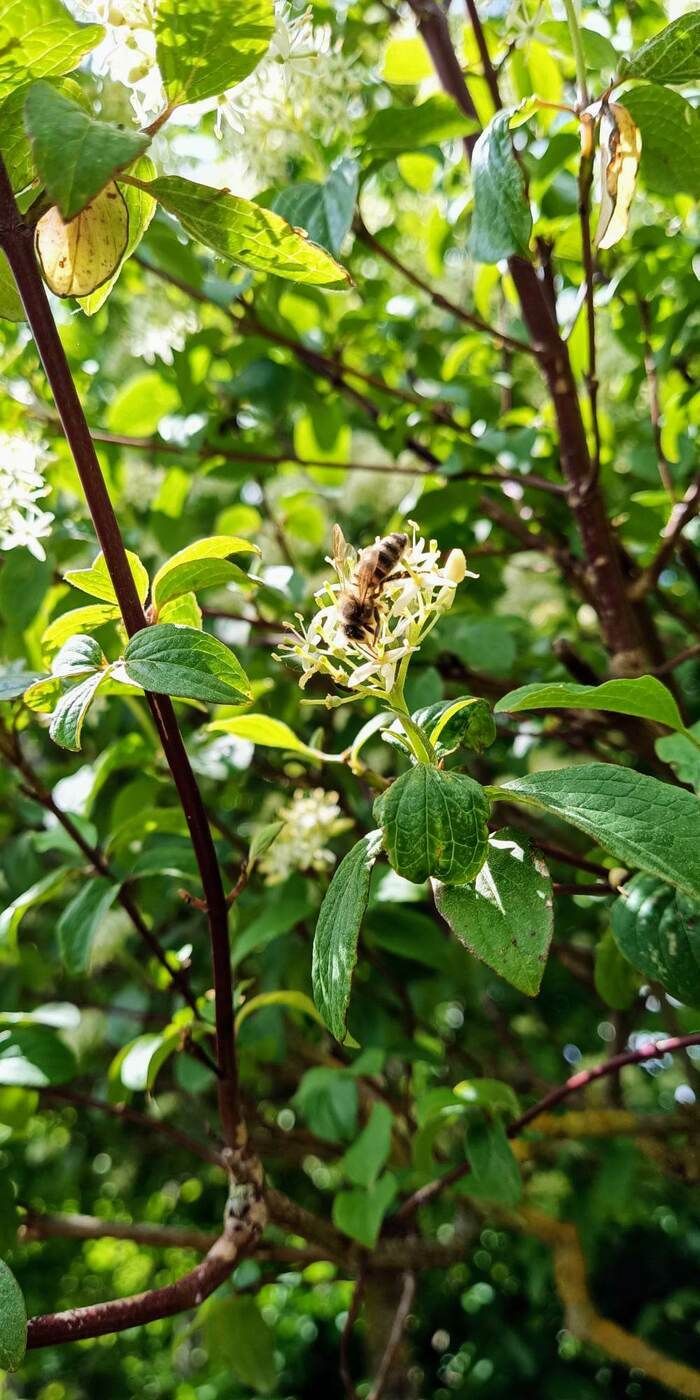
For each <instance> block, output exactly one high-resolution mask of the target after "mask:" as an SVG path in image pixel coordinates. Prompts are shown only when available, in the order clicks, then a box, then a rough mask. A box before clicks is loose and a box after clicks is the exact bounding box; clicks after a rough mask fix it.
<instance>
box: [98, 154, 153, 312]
mask: <svg viewBox="0 0 700 1400" xmlns="http://www.w3.org/2000/svg"><path fill="white" fill-rule="evenodd" d="M129 174H130V175H133V176H134V177H135V179H137V180H146V181H148V180H154V179H155V176H156V167H155V165H154V164H153V161H152V160H149V158H148V156H142V157H141V159H140V160H137V161H136V164H135V165H133V166H132V167H131V169H130V171H129ZM119 190H120V192H121V195H122V197H123V199H124V202H125V204H126V210H127V215H128V219H129V236H128V238H127V241H126V247H125V249H124V252H123V253H122V257H121V261H120V262H119V264H118V266H117V267H116V268H115V270H114V272H113V273H112V274H111V276H109V277H108V278H107V279H106V281H104V282H103V283H102V285H101V286H100V287H98V288H97V290H96V291H94V292H90V294H89V296H86V297H79V298H78V300H79V302H80V305H81V307H82V309H83V311H84V312H85V314H86V316H94V315H95V312H96V311H99V309H100V307H101V306H104V303H105V302H106V300H107V297H108V296H109V294H110V292H111V290H112V287H113V286H114V284H115V282H116V281H117V279H118V277H119V276H120V275H121V271H122V268H123V267H124V264H125V262H127V260H128V259H129V258H130V257H131V254H132V253H134V252H135V251H136V249H137V248H138V246H139V243H140V242H141V239H142V238H143V236H144V234H145V233H146V231H147V229H148V226H149V224H150V222H151V219H152V218H153V215H154V214H155V212H156V209H157V207H158V206H157V204H156V201H155V199H153V198H152V197H151V195H150V194H148V193H147V192H146V190H142V189H138V188H137V187H136V186H135V185H120V186H119Z"/></svg>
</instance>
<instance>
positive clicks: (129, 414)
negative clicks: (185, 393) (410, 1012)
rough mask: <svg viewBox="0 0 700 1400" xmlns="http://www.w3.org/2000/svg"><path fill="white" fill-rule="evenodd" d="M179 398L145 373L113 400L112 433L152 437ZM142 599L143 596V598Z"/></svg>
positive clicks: (156, 376)
mask: <svg viewBox="0 0 700 1400" xmlns="http://www.w3.org/2000/svg"><path fill="white" fill-rule="evenodd" d="M179 405H180V395H179V394H178V391H177V389H176V387H175V385H174V384H171V383H170V382H169V381H168V380H167V379H165V378H164V376H163V375H162V374H159V373H158V371H157V370H155V369H151V370H145V371H144V373H143V374H135V375H133V377H132V378H130V379H127V380H126V383H123V384H121V385H120V386H119V387H118V388H117V391H116V393H115V394H114V396H113V397H112V400H111V403H110V405H109V408H108V409H107V414H106V423H107V427H108V428H109V430H110V432H111V433H143V434H144V435H147V436H148V435H150V434H152V433H155V431H156V429H157V427H158V424H159V423H160V420H161V418H164V417H165V415H166V414H168V413H175V412H176V411H177V409H178V407H179ZM144 596H145V595H144Z"/></svg>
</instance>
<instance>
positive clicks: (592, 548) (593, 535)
mask: <svg viewBox="0 0 700 1400" xmlns="http://www.w3.org/2000/svg"><path fill="white" fill-rule="evenodd" d="M410 5H411V8H412V10H413V12H414V14H415V16H416V21H417V24H418V27H419V29H420V31H421V33H422V35H423V38H424V39H425V43H426V46H427V48H428V51H429V53H430V56H431V58H432V61H433V64H434V66H435V69H436V71H437V73H438V75H439V76H440V79H441V81H442V85H443V87H444V89H445V91H446V92H448V93H449V94H450V95H451V96H452V97H453V98H454V100H455V101H456V102H457V104H458V106H459V107H460V108H461V110H462V111H463V112H464V113H465V114H466V115H468V116H473V115H474V104H473V102H472V99H471V97H470V94H469V92H468V89H467V86H466V83H465V81H464V77H463V75H462V71H461V68H460V65H459V61H458V59H457V56H456V54H455V51H454V47H453V44H452V39H451V36H450V31H449V27H448V25H447V20H446V18H445V14H444V12H443V11H442V9H441V7H440V5H439V4H438V0H410ZM470 18H471V21H472V25H473V28H474V34H475V36H476V40H477V44H478V45H479V49H480V52H481V56H482V61H483V64H484V76H485V78H486V81H487V82H488V84H489V89H490V91H491V94H492V96H493V98H494V102H495V103H496V104H497V106H498V107H499V108H500V106H501V105H502V104H501V101H500V94H499V91H498V80H497V77H496V74H495V70H494V68H493V65H492V63H491V61H490V58H489V54H488V50H487V48H486V43H485V40H484V36H483V30H482V27H481V22H480V19H479V15H478V12H477V9H476V6H475V5H472V6H471V7H470ZM465 144H467V143H465ZM469 149H470V148H469V146H468V145H467V151H468V153H469ZM509 269H510V273H511V276H512V277H513V281H514V283H515V286H516V290H517V292H518V296H519V298H520V304H521V306H522V311H523V318H524V320H525V324H526V326H527V328H528V330H529V332H530V335H531V337H532V340H533V344H534V345H536V346H538V348H539V352H540V363H541V365H542V369H543V373H544V377H545V380H546V383H547V388H548V390H549V394H550V396H551V400H552V404H553V407H554V412H555V415H556V421H557V427H558V432H559V448H560V457H561V469H562V474H563V476H564V479H565V481H566V483H567V486H568V488H569V491H568V500H569V505H570V507H571V510H572V512H573V515H574V518H575V520H576V524H577V526H578V530H579V533H580V536H581V541H582V544H583V549H584V553H585V556H586V574H587V581H588V585H589V590H590V593H591V596H592V599H593V605H594V606H595V608H596V611H597V613H598V617H599V619H600V624H601V631H602V634H603V640H604V642H605V645H606V647H607V650H608V652H609V653H610V655H611V657H612V668H613V670H614V671H615V672H616V673H618V674H625V673H627V674H629V673H632V674H635V673H637V672H639V671H640V670H643V669H644V666H645V665H646V662H647V654H646V639H645V636H644V633H643V631H642V628H641V625H640V622H639V618H638V617H637V615H636V613H635V610H634V608H633V606H632V603H631V600H630V599H629V598H628V596H627V590H626V586H625V581H624V575H623V571H622V563H621V558H620V551H619V548H618V544H617V540H616V538H615V534H614V531H613V528H612V526H611V524H610V520H609V518H608V514H607V510H606V507H605V503H604V501H603V497H602V495H601V492H600V487H599V484H598V482H597V481H595V480H593V474H592V469H591V459H590V454H589V451H588V442H587V439H586V432H585V428H584V425H583V419H582V417H581V407H580V404H579V400H578V393H577V389H576V381H575V378H574V374H573V370H572V367H571V361H570V358H569V353H568V349H567V346H566V344H565V342H564V341H563V339H562V337H561V334H560V332H559V328H558V326H557V323H556V320H555V318H554V316H553V314H552V309H551V306H550V304H549V300H548V294H547V290H546V285H545V284H544V283H543V282H541V281H540V280H539V279H538V277H537V274H536V271H535V268H534V267H533V265H532V263H531V262H529V261H528V260H527V259H526V258H523V257H518V256H514V257H511V258H510V259H509Z"/></svg>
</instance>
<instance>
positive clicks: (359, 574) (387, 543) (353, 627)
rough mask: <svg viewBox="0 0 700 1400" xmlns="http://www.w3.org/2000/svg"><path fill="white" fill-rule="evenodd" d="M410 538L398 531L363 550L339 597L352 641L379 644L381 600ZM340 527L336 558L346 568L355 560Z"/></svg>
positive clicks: (343, 625)
mask: <svg viewBox="0 0 700 1400" xmlns="http://www.w3.org/2000/svg"><path fill="white" fill-rule="evenodd" d="M407 544H408V535H403V534H401V533H399V531H397V530H395V531H394V532H393V534H391V535H385V536H384V538H383V539H381V540H378V541H377V543H376V544H372V545H369V546H368V547H367V549H363V550H361V551H360V553H359V555H358V556H357V559H356V561H355V567H354V570H353V574H352V578H351V579H350V582H349V584H348V586H347V587H346V588H344V589H343V590H342V592H341V593H339V594H338V602H337V608H338V616H339V618H340V625H341V628H342V630H343V632H344V633H345V636H346V637H347V638H348V640H349V641H351V642H361V643H362V642H364V643H365V644H367V643H370V644H371V643H373V642H376V640H377V636H378V633H379V625H380V621H381V617H380V611H379V600H380V596H381V591H382V588H383V587H384V584H385V583H386V581H387V579H388V578H389V576H390V574H391V573H392V572H393V570H394V569H395V568H396V565H397V564H398V562H399V560H400V559H401V556H402V555H403V554H404V552H405V550H406V546H407ZM353 553H354V551H353V550H352V549H351V547H350V545H348V543H347V541H346V540H345V537H344V535H343V532H342V530H341V528H340V526H339V525H334V526H333V558H334V560H335V561H336V562H337V563H338V564H340V565H342V564H345V563H346V562H347V560H348V559H351V558H352V557H353Z"/></svg>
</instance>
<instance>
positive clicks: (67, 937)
mask: <svg viewBox="0 0 700 1400" xmlns="http://www.w3.org/2000/svg"><path fill="white" fill-rule="evenodd" d="M118 894H119V886H118V885H115V884H113V883H112V882H111V881H109V880H105V879H104V878H103V877H102V876H100V875H91V876H89V877H88V879H87V880H86V882H85V884H84V885H83V887H82V889H81V890H80V892H79V893H78V894H77V895H76V896H75V899H72V900H71V902H70V904H67V905H66V908H65V909H64V911H63V913H62V915H61V917H60V919H59V921H58V927H57V930H56V931H57V934H58V947H59V950H60V953H61V958H62V960H63V964H64V966H65V968H66V970H67V971H68V972H70V973H71V974H73V975H74V976H77V975H78V974H80V973H81V972H86V971H87V970H88V968H89V966H90V954H91V951H92V944H93V940H94V938H95V935H96V934H97V933H98V931H99V928H100V924H101V923H102V920H103V918H104V916H105V914H106V913H107V911H108V910H109V909H111V907H112V905H113V904H114V901H115V899H116V897H117V895H118Z"/></svg>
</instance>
